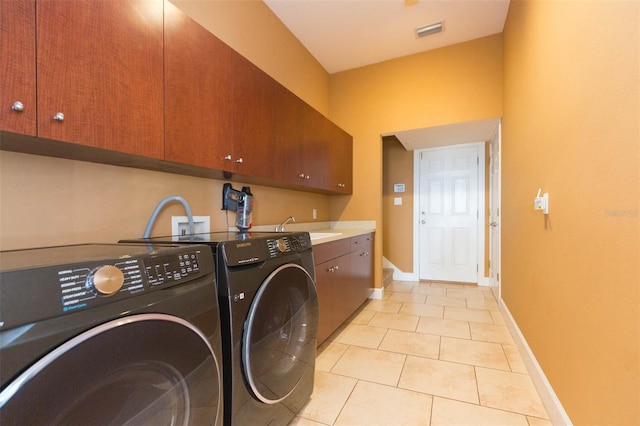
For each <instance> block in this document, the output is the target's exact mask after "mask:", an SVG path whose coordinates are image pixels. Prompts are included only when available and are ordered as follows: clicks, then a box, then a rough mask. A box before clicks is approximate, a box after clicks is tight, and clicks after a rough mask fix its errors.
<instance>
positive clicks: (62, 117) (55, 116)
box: [53, 112, 64, 121]
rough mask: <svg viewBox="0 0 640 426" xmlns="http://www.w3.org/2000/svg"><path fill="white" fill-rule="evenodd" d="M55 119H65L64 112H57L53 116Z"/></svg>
mask: <svg viewBox="0 0 640 426" xmlns="http://www.w3.org/2000/svg"><path fill="white" fill-rule="evenodd" d="M53 119H54V120H55V121H64V114H63V113H61V112H57V113H56V115H54V116H53Z"/></svg>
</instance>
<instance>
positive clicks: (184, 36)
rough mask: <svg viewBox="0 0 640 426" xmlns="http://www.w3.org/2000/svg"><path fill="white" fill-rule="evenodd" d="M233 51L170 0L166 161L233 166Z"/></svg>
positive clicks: (167, 8)
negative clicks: (231, 101) (231, 102)
mask: <svg viewBox="0 0 640 426" xmlns="http://www.w3.org/2000/svg"><path fill="white" fill-rule="evenodd" d="M231 53H232V50H231V48H230V47H228V46H227V45H226V44H224V43H223V42H222V41H220V40H219V39H218V38H217V37H215V36H214V35H213V34H211V33H210V32H209V31H207V30H206V29H205V28H203V27H202V26H200V24H198V23H197V22H195V21H194V20H192V19H191V18H190V17H188V16H187V15H186V14H184V13H183V12H182V11H181V10H179V9H178V8H177V7H175V6H173V5H172V4H171V3H169V2H166V6H165V77H164V79H165V111H166V115H165V132H166V133H165V143H166V156H165V158H166V160H168V161H175V162H179V163H183V164H190V165H195V166H199V167H206V168H210V169H217V170H226V171H233V166H234V164H235V163H234V159H235V148H234V141H233V136H232V122H233V115H232V113H233V108H232V107H231V105H230V104H229V101H230V100H231V99H232V85H231ZM225 158H226V159H225Z"/></svg>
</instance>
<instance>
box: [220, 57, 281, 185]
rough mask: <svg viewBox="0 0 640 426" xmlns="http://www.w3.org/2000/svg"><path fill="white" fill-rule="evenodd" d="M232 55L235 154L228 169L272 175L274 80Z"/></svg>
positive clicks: (274, 153) (274, 157)
mask: <svg viewBox="0 0 640 426" xmlns="http://www.w3.org/2000/svg"><path fill="white" fill-rule="evenodd" d="M231 58H232V60H231V69H232V74H233V98H232V99H231V102H230V106H231V108H232V109H233V117H232V119H233V139H232V140H233V145H234V153H235V155H234V158H233V159H232V162H233V166H232V170H230V171H235V172H236V173H240V174H245V175H250V176H256V177H265V178H272V177H273V175H274V173H275V170H276V167H277V166H276V164H275V162H276V161H277V159H278V158H279V153H278V146H277V145H275V144H274V139H275V137H274V136H275V126H274V124H275V121H274V115H273V107H274V105H275V100H274V96H275V95H276V93H277V83H276V82H275V81H274V80H273V79H272V78H271V77H269V76H268V75H267V74H266V73H264V72H263V71H262V70H261V69H259V68H258V67H256V66H255V65H253V64H252V63H251V62H249V60H247V59H246V58H244V57H243V56H242V55H240V54H239V53H237V52H233V54H232V56H231Z"/></svg>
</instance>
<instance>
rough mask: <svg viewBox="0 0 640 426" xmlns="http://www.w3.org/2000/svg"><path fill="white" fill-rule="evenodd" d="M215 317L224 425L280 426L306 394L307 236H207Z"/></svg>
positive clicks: (311, 309)
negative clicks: (220, 351) (220, 356)
mask: <svg viewBox="0 0 640 426" xmlns="http://www.w3.org/2000/svg"><path fill="white" fill-rule="evenodd" d="M145 241H147V242H154V243H181V244H194V243H204V244H207V245H209V246H210V247H212V249H213V255H214V257H215V259H216V274H217V275H216V278H217V280H216V281H217V284H218V297H219V304H220V313H221V315H222V346H223V365H224V368H223V370H224V373H223V377H224V390H225V402H224V416H225V425H233V426H244V425H267V424H268V425H286V424H288V423H289V422H290V421H291V420H292V419H293V418H294V417H295V415H296V414H297V413H298V412H299V411H300V410H301V409H302V408H303V407H304V405H305V404H306V403H307V402H308V400H309V397H310V396H311V393H312V392H313V380H314V371H315V357H316V339H317V334H318V299H317V293H316V285H315V269H314V264H313V254H312V251H311V240H310V238H309V234H308V233H307V232H294V233H260V232H258V233H250V232H244V233H233V232H228V233H227V232H222V233H207V234H194V235H183V236H170V237H154V238H150V239H148V240H145Z"/></svg>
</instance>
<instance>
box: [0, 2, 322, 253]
mask: <svg viewBox="0 0 640 426" xmlns="http://www.w3.org/2000/svg"><path fill="white" fill-rule="evenodd" d="M176 3H179V4H182V3H185V5H184V7H185V8H187V9H191V8H193V9H195V10H196V11H198V13H199V15H200V18H199V19H201V20H203V21H206V22H205V23H206V25H207V28H208V29H209V30H210V31H211V32H213V33H214V34H216V35H217V36H218V37H220V38H221V39H222V40H223V41H225V42H226V43H227V44H229V45H230V46H231V47H233V48H234V49H235V50H237V51H239V52H241V53H242V54H243V55H244V56H246V57H247V58H248V59H249V60H251V61H252V62H254V63H255V64H257V65H258V66H260V67H261V68H262V69H263V70H265V71H266V72H267V73H268V74H270V75H271V76H272V77H274V78H276V80H278V81H280V83H281V84H283V85H284V86H285V87H287V88H288V89H289V90H291V91H292V92H294V93H295V94H296V95H298V96H299V97H300V98H302V99H304V100H305V101H306V102H307V103H309V104H310V105H312V106H313V107H314V108H316V109H317V110H318V111H320V112H322V113H324V114H325V115H326V114H327V110H328V92H329V90H328V74H327V73H326V72H325V71H324V69H323V68H322V67H321V66H320V65H319V64H318V63H317V61H315V59H313V57H311V55H310V54H309V52H307V51H306V50H305V49H304V47H302V45H301V44H300V42H299V41H298V40H297V39H295V38H294V37H293V35H292V34H291V33H290V32H289V31H288V30H286V28H285V27H284V26H283V25H282V23H281V22H280V21H279V20H278V19H277V18H275V15H273V14H272V13H271V11H270V10H269V9H268V8H267V7H266V5H265V4H264V3H263V2H261V1H246V2H245V1H238V2H236V1H234V2H226V1H223V2H218V1H206V2H205V1H177V2H176ZM167 7H172V6H171V5H170V4H168V5H167ZM203 8H204V10H201V9H203ZM223 183H224V182H223V181H217V180H211V179H201V178H194V177H187V176H181V175H172V174H167V173H159V172H152V171H147V170H137V169H131V168H125V167H114V166H107V165H102V164H93V163H84V162H80V161H71V160H61V159H55V158H48V157H40V156H34V155H26V154H17V153H13V152H6V151H0V205H1V208H0V250H11V249H16V248H24V247H35V246H44V245H58V244H73V243H86V242H117V241H118V240H119V239H122V238H131V237H138V236H142V233H143V231H144V228H145V225H146V223H147V220H148V219H149V216H150V215H151V212H152V211H153V209H154V207H155V206H156V204H157V203H158V202H159V201H160V200H161V199H162V198H164V197H165V196H167V195H173V194H177V195H181V196H183V197H184V198H185V199H186V200H187V201H188V202H189V204H190V205H191V208H192V210H193V213H194V215H203V216H211V229H212V230H224V229H226V228H227V220H226V214H225V213H224V212H222V211H221V210H220V207H221V197H222V196H221V193H222V184H223ZM241 186H242V184H241V183H237V182H234V187H236V188H238V189H239V188H240V187H241ZM251 189H252V191H253V193H254V197H255V198H254V199H255V209H254V214H253V223H254V224H256V225H261V224H275V223H280V222H281V221H282V220H283V219H284V218H285V217H287V216H289V215H294V216H295V217H296V219H297V220H298V221H299V222H313V219H312V209H313V208H315V209H317V211H318V218H317V221H327V220H331V219H333V218H331V217H330V215H329V210H330V207H329V202H330V198H331V197H329V196H326V195H318V194H310V193H305V192H299V191H288V190H279V189H273V188H266V187H258V186H253V185H252V186H251ZM172 215H184V211H183V210H182V208H181V206H180V205H179V204H170V205H168V206H167V208H166V209H164V210H163V211H162V213H161V214H160V216H159V217H158V221H157V226H156V227H155V228H154V232H153V234H152V235H166V234H169V233H170V231H171V228H170V224H171V216H172ZM234 223H235V214H233V213H230V214H229V224H230V225H232V226H233V224H234Z"/></svg>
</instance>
